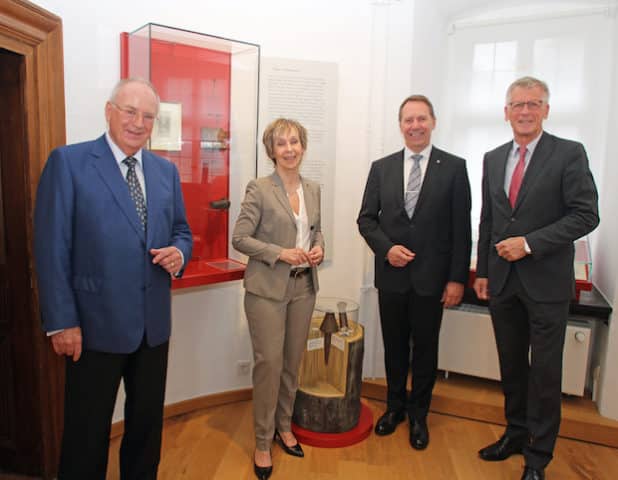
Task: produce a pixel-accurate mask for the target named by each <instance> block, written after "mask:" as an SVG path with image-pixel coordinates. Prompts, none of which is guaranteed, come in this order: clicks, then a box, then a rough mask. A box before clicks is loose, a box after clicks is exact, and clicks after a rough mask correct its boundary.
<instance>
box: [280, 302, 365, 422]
mask: <svg viewBox="0 0 618 480" xmlns="http://www.w3.org/2000/svg"><path fill="white" fill-rule="evenodd" d="M363 353H364V331H363V327H362V326H361V325H359V324H358V304H357V303H356V302H353V301H351V300H345V299H341V298H330V297H325V298H318V299H317V301H316V306H315V308H314V312H313V316H312V319H311V327H310V331H309V338H308V340H307V348H306V350H305V352H304V355H303V359H302V363H301V367H300V373H299V378H298V381H299V386H298V391H297V393H296V402H295V404H294V414H293V418H292V420H293V422H294V424H295V425H297V426H299V427H301V428H303V429H307V430H310V431H312V432H326V433H339V432H345V431H348V430H350V429H352V428H354V427H355V426H356V425H357V423H358V421H359V416H360V413H361V402H360V391H361V383H362V366H363Z"/></svg>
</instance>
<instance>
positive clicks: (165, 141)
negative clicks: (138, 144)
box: [150, 102, 182, 152]
mask: <svg viewBox="0 0 618 480" xmlns="http://www.w3.org/2000/svg"><path fill="white" fill-rule="evenodd" d="M181 133H182V104H180V103H170V102H161V103H160V104H159V115H158V116H157V120H156V121H155V123H154V126H153V128H152V134H151V135H150V149H151V150H166V151H168V152H179V151H181V150H182V136H181Z"/></svg>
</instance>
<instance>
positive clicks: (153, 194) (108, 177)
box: [34, 136, 192, 353]
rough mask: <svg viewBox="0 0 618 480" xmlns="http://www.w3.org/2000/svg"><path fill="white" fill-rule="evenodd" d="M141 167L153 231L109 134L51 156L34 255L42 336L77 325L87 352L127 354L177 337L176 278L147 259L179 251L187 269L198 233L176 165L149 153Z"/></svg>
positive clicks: (44, 175)
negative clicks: (173, 332)
mask: <svg viewBox="0 0 618 480" xmlns="http://www.w3.org/2000/svg"><path fill="white" fill-rule="evenodd" d="M142 162H143V169H144V178H145V183H146V205H147V209H148V227H147V231H146V232H144V231H143V229H142V226H141V224H140V222H139V219H138V217H137V212H136V209H135V204H134V203H133V200H132V199H131V197H130V195H129V189H128V186H127V183H126V181H125V179H124V178H123V176H122V173H121V171H120V169H119V168H118V164H117V163H116V160H115V159H114V156H113V155H112V151H111V149H110V148H109V145H108V144H107V141H106V140H105V136H101V137H100V138H98V139H97V140H94V141H90V142H84V143H79V144H75V145H68V146H64V147H61V148H58V149H56V150H54V151H53V152H52V153H51V155H50V157H49V159H48V160H47V164H46V165H45V168H44V170H43V173H42V175H41V180H40V183H39V187H38V191H37V199H36V200H37V201H36V208H35V214H34V253H35V260H36V269H37V274H38V283H39V295H40V305H41V316H42V322H43V329H44V330H45V331H53V330H58V329H66V328H70V327H76V326H79V327H81V329H82V337H83V348H84V349H88V350H96V351H102V352H110V353H130V352H133V351H135V350H136V349H137V348H138V347H139V345H140V343H141V341H142V339H143V338H144V333H145V335H146V340H147V342H148V345H150V346H156V345H159V344H162V343H164V342H165V341H167V340H168V339H169V336H170V326H171V293H170V286H171V278H170V275H169V273H167V272H166V271H165V270H164V269H163V268H161V267H160V266H158V265H153V263H152V256H151V255H150V253H148V252H149V250H150V249H151V248H159V247H167V246H175V247H177V248H179V249H180V250H181V251H182V253H183V255H184V259H185V264H186V262H188V261H189V259H190V258H191V248H192V237H191V230H190V228H189V225H188V224H187V219H186V216H185V208H184V203H183V197H182V192H181V189H180V179H179V176H178V171H177V169H176V167H175V165H174V164H172V163H171V162H169V161H167V160H165V159H163V158H161V157H158V156H156V155H154V154H152V153H150V152H148V151H146V150H143V155H142ZM181 273H182V272H181Z"/></svg>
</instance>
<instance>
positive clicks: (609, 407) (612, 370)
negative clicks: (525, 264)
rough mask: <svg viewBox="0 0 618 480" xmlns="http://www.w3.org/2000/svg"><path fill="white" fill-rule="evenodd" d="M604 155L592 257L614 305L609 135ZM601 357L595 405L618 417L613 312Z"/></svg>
mask: <svg viewBox="0 0 618 480" xmlns="http://www.w3.org/2000/svg"><path fill="white" fill-rule="evenodd" d="M617 47H618V28H615V29H614V41H613V43H612V45H611V48H612V50H613V55H612V58H614V59H616V51H617ZM617 81H618V61H616V60H614V66H613V76H612V78H611V79H610V82H611V84H612V85H614V90H613V92H612V96H611V98H609V99H608V104H609V105H610V106H611V107H612V108H610V114H609V118H608V123H607V124H608V126H609V130H610V132H612V133H613V132H615V131H616V125H618V90H617V89H616V85H617V83H616V82H617ZM606 142H607V155H606V157H605V159H604V160H605V161H604V163H603V167H604V168H603V174H602V176H601V178H597V181H598V182H599V183H601V184H602V185H603V187H604V188H603V191H604V192H606V194H605V195H603V197H602V198H601V201H600V216H601V226H600V228H599V232H598V235H597V246H598V248H597V251H598V253H597V255H596V256H595V258H594V260H595V263H594V279H595V284H596V285H597V287H598V288H599V289H600V290H601V291H602V292H603V293H604V294H605V297H606V298H607V300H608V302H609V303H611V304H613V305H615V304H616V299H617V298H618V281H617V280H618V273H617V272H618V249H617V248H616V246H617V242H616V239H617V238H618V217H617V216H616V212H617V211H618V195H616V193H615V192H616V180H617V179H618V162H616V159H617V158H618V144H617V143H616V139H615V138H614V137H613V136H611V133H610V135H609V136H608V138H607V139H606ZM597 334H598V335H600V338H599V344H600V352H599V356H600V359H601V362H600V365H601V375H600V379H599V398H598V406H599V411H600V412H601V414H602V415H604V416H606V417H610V418H614V419H618V382H616V375H617V372H618V325H617V324H616V318H615V315H612V319H611V320H610V324H609V326H602V327H601V328H599V330H598V333H597Z"/></svg>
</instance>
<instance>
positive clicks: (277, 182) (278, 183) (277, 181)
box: [270, 170, 296, 228]
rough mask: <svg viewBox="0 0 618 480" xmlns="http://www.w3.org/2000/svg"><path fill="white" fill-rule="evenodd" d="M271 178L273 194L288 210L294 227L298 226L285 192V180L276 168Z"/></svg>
mask: <svg viewBox="0 0 618 480" xmlns="http://www.w3.org/2000/svg"><path fill="white" fill-rule="evenodd" d="M270 178H271V180H272V186H273V195H274V196H275V198H276V199H277V200H278V201H279V203H280V204H281V206H282V207H283V209H284V210H285V211H286V212H288V215H289V217H290V220H291V221H292V224H293V225H294V228H296V219H295V218H294V212H293V211H292V207H291V206H290V202H289V201H288V196H287V194H286V193H285V187H284V186H283V180H281V177H280V176H279V174H278V173H277V171H276V170H275V171H274V172H273V173H272V174H271V176H270Z"/></svg>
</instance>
